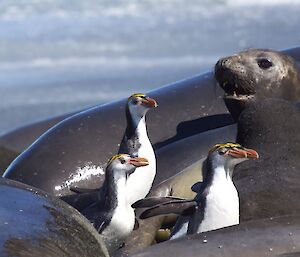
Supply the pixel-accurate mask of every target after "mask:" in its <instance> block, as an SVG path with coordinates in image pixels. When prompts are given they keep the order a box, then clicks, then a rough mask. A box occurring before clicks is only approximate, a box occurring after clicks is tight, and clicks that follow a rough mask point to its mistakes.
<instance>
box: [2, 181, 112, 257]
mask: <svg viewBox="0 0 300 257" xmlns="http://www.w3.org/2000/svg"><path fill="white" fill-rule="evenodd" d="M0 206H1V211H0V255H1V256H3V257H11V256H20V257H29V256H30V257H39V256H45V257H53V256H65V257H74V256H80V257H92V256H93V257H94V256H103V257H106V256H108V253H107V249H106V247H105V245H104V243H103V242H102V238H101V236H100V235H99V234H98V233H97V231H96V230H95V229H94V228H93V227H92V225H91V224H90V223H89V221H88V220H86V219H85V218H84V217H83V216H82V215H81V214H80V213H79V212H78V211H76V210H75V209H73V208H72V207H70V206H68V205H67V204H65V203H64V202H63V201H61V200H59V199H57V198H55V197H53V196H50V195H49V194H47V193H44V192H42V191H40V190H38V189H36V188H33V187H30V186H28V185H25V184H22V183H19V182H16V181H11V180H8V179H4V178H1V179H0Z"/></svg>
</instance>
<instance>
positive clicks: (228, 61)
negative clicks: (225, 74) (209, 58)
mask: <svg viewBox="0 0 300 257" xmlns="http://www.w3.org/2000/svg"><path fill="white" fill-rule="evenodd" d="M230 64H231V58H230V57H225V58H222V59H220V60H219V61H218V62H217V63H216V68H228V67H229V65H230Z"/></svg>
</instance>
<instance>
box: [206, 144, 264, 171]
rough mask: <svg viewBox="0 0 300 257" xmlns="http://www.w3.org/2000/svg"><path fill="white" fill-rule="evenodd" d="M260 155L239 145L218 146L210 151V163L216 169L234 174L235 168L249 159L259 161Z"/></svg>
mask: <svg viewBox="0 0 300 257" xmlns="http://www.w3.org/2000/svg"><path fill="white" fill-rule="evenodd" d="M258 158H259V155H258V153H257V152H256V151H255V150H253V149H248V148H245V147H243V146H241V145H240V144H237V143H225V144H216V145H215V146H214V147H212V148H211V149H210V150H209V154H208V161H209V162H211V163H212V165H213V167H214V168H217V167H224V169H225V171H226V172H229V173H230V176H232V172H233V169H234V167H235V166H236V165H237V164H239V163H241V162H244V161H246V160H249V159H258Z"/></svg>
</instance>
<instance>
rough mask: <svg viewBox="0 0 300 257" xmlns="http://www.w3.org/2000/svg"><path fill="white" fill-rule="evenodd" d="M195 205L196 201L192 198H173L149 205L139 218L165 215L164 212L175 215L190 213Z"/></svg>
mask: <svg viewBox="0 0 300 257" xmlns="http://www.w3.org/2000/svg"><path fill="white" fill-rule="evenodd" d="M196 206H198V204H197V202H196V201H194V200H177V201H176V200H174V201H170V202H166V203H162V204H158V205H155V206H154V207H151V208H149V209H147V210H145V211H144V212H142V214H141V215H140V218H141V219H147V218H150V217H153V216H158V215H166V214H177V215H183V216H185V215H191V214H192V213H193V212H194V211H195V208H196Z"/></svg>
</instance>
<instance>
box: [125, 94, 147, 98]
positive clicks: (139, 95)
mask: <svg viewBox="0 0 300 257" xmlns="http://www.w3.org/2000/svg"><path fill="white" fill-rule="evenodd" d="M145 96H146V95H145V94H142V93H136V94H133V95H131V96H130V97H129V98H128V99H131V98H133V97H145Z"/></svg>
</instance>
